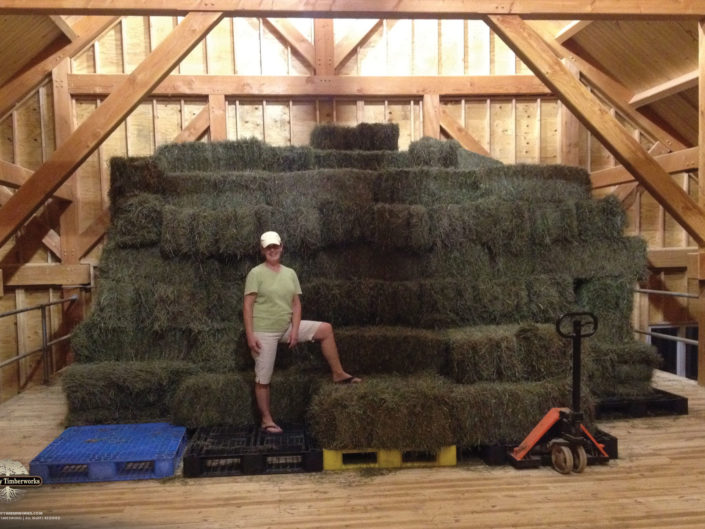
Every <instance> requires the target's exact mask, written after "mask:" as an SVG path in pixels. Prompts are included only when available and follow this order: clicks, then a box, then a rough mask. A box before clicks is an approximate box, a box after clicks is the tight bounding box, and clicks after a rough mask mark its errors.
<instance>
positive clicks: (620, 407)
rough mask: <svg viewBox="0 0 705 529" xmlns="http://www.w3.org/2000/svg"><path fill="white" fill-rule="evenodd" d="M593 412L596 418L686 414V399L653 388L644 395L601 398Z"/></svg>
mask: <svg viewBox="0 0 705 529" xmlns="http://www.w3.org/2000/svg"><path fill="white" fill-rule="evenodd" d="M595 413H596V416H597V418H598V419H612V418H620V417H630V418H638V417H653V416H664V415H687V414H688V399H687V398H686V397H681V396H680V395H676V394H674V393H669V392H668V391H664V390H661V389H654V390H653V392H652V393H651V394H649V395H644V396H638V397H619V398H617V397H613V398H607V399H602V400H601V401H599V402H598V403H597V406H596V407H595Z"/></svg>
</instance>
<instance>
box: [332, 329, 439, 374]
mask: <svg viewBox="0 0 705 529" xmlns="http://www.w3.org/2000/svg"><path fill="white" fill-rule="evenodd" d="M335 336H336V342H337V344H338V351H339V353H340V358H341V361H342V363H343V365H344V366H345V369H347V370H348V371H349V372H351V373H355V374H359V375H368V374H411V373H419V372H422V371H432V372H437V373H438V372H442V371H445V370H446V367H445V366H446V364H447V356H448V351H447V349H448V340H447V338H446V337H445V335H444V334H443V333H440V332H434V331H428V330H422V329H413V328H408V327H385V326H374V327H340V328H337V329H335Z"/></svg>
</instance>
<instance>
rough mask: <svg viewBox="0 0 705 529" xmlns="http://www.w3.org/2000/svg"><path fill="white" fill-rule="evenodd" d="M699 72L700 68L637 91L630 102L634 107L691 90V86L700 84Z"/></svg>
mask: <svg viewBox="0 0 705 529" xmlns="http://www.w3.org/2000/svg"><path fill="white" fill-rule="evenodd" d="M699 74H700V72H699V71H698V70H693V71H692V72H688V73H686V74H683V75H681V76H679V77H676V78H675V79H671V80H670V81H668V82H665V83H661V84H658V85H656V86H652V87H651V88H648V89H646V90H642V91H641V92H637V93H636V94H634V95H633V96H632V98H631V99H630V100H629V104H630V105H632V106H633V107H634V108H639V107H643V106H644V105H648V104H650V103H653V102H654V101H660V100H661V99H665V98H667V97H670V96H672V95H675V94H679V93H680V92H684V91H686V90H689V89H690V88H693V87H696V86H698V77H699Z"/></svg>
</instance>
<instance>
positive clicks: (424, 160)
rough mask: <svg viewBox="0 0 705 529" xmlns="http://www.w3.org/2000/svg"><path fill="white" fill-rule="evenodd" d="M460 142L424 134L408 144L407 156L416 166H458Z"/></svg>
mask: <svg viewBox="0 0 705 529" xmlns="http://www.w3.org/2000/svg"><path fill="white" fill-rule="evenodd" d="M460 150H461V147H460V144H459V143H458V142H457V141H455V140H437V139H435V138H430V137H428V136H425V137H423V138H421V139H420V140H417V141H412V142H411V143H410V144H409V158H411V163H412V165H415V166H418V167H458V151H460Z"/></svg>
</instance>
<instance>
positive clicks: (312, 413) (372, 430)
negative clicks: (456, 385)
mask: <svg viewBox="0 0 705 529" xmlns="http://www.w3.org/2000/svg"><path fill="white" fill-rule="evenodd" d="M451 387H452V386H451V385H450V384H449V382H448V381H447V380H445V379H443V378H441V377H438V376H434V375H417V376H414V377H413V378H400V377H390V376H376V377H366V378H365V381H364V382H363V383H362V384H352V385H344V386H341V385H335V384H332V383H327V384H323V385H322V386H321V388H320V390H319V391H318V393H317V394H316V395H314V397H313V399H312V400H311V405H310V408H309V414H308V419H309V425H310V428H311V433H312V434H313V436H314V437H315V438H316V439H317V440H318V442H319V443H320V444H321V446H322V447H324V448H329V449H345V448H348V449H361V448H395V449H402V450H404V449H408V450H428V449H438V448H440V447H442V446H447V445H451V444H453V443H454V442H455V437H454V435H453V423H454V418H453V415H452V413H451V411H450V405H449V392H450V388H451Z"/></svg>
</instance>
